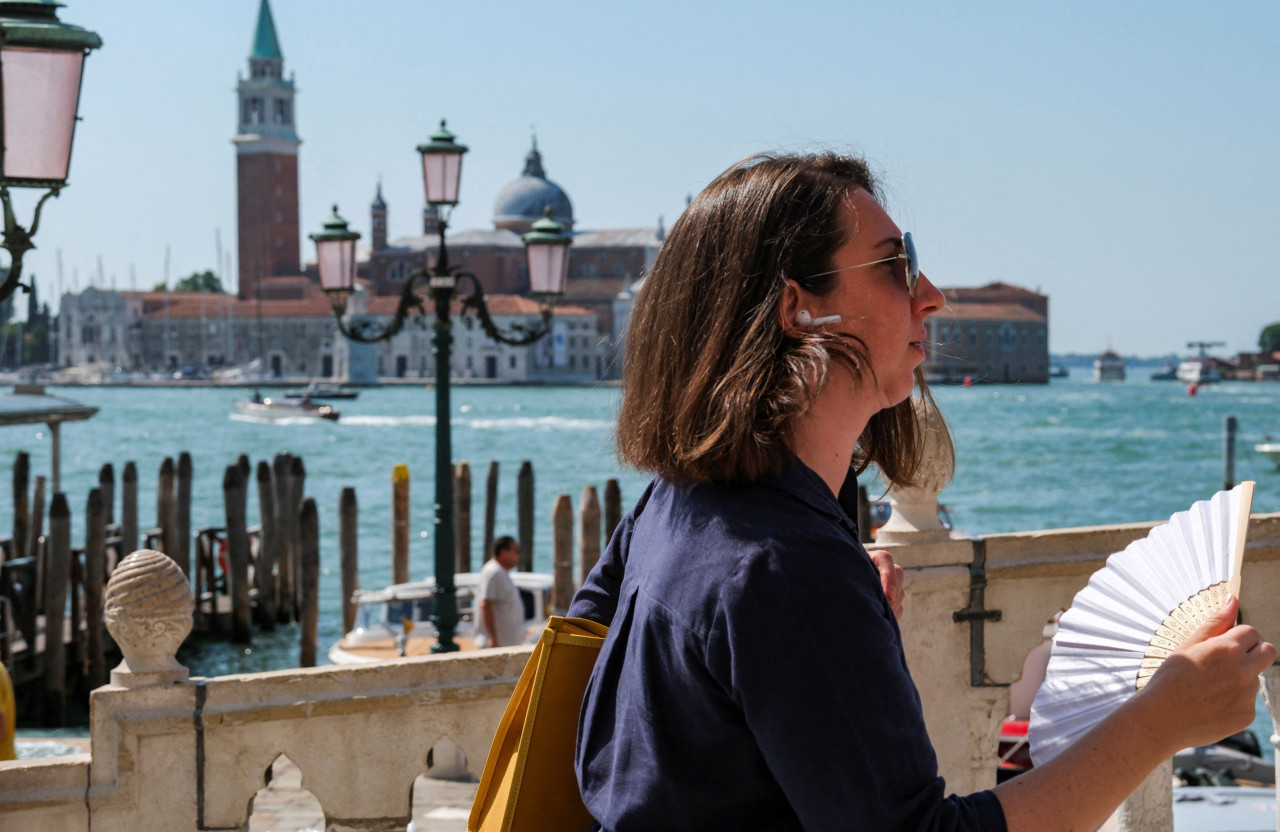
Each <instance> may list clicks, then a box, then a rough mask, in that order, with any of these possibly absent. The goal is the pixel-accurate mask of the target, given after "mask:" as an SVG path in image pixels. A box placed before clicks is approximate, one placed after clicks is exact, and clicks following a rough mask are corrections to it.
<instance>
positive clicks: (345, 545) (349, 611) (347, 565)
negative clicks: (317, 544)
mask: <svg viewBox="0 0 1280 832" xmlns="http://www.w3.org/2000/svg"><path fill="white" fill-rule="evenodd" d="M358 514H359V509H358V506H357V505H356V490H355V489H354V488H344V489H342V496H341V497H339V498H338V552H339V557H340V558H341V562H342V632H343V633H349V632H351V628H353V627H354V626H355V625H356V605H355V602H354V601H353V600H351V597H352V596H353V595H355V592H356V590H357V589H359V588H360V564H359V550H358V544H357V535H358V531H359V526H358V524H357V519H358Z"/></svg>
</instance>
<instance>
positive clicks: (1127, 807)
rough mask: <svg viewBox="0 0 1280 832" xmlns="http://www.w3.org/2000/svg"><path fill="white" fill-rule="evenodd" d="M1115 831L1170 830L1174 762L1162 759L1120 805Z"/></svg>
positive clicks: (1116, 816)
mask: <svg viewBox="0 0 1280 832" xmlns="http://www.w3.org/2000/svg"><path fill="white" fill-rule="evenodd" d="M1114 817H1115V821H1116V832H1169V830H1170V829H1173V761H1172V760H1165V761H1164V762H1163V763H1161V764H1160V765H1158V766H1156V770H1155V771H1153V772H1151V773H1150V774H1149V775H1147V779H1146V780H1143V781H1142V785H1140V786H1138V788H1136V789H1134V791H1133V794H1131V795H1129V797H1128V798H1127V799H1126V800H1125V802H1124V803H1121V804H1120V808H1119V809H1117V810H1116V813H1115V815H1114Z"/></svg>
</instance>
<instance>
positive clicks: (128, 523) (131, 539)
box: [120, 462, 138, 557]
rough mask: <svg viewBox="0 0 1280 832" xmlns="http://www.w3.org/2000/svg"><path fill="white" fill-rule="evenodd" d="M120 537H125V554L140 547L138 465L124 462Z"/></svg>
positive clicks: (131, 552) (121, 478)
mask: <svg viewBox="0 0 1280 832" xmlns="http://www.w3.org/2000/svg"><path fill="white" fill-rule="evenodd" d="M120 537H122V538H123V539H124V556H125V557H129V555H131V554H133V552H134V550H135V549H137V548H138V466H136V465H134V464H133V463H132V462H126V463H125V464H124V471H123V472H122V473H121V474H120Z"/></svg>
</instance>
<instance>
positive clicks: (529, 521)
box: [516, 459, 572, 572]
mask: <svg viewBox="0 0 1280 832" xmlns="http://www.w3.org/2000/svg"><path fill="white" fill-rule="evenodd" d="M570 523H572V521H570ZM516 529H517V531H516V535H517V536H518V537H519V538H520V571H521V572H532V571H533V463H532V462H530V461H529V460H527V459H526V460H525V461H524V462H522V463H520V473H519V474H517V475H516Z"/></svg>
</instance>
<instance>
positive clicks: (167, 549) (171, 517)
mask: <svg viewBox="0 0 1280 832" xmlns="http://www.w3.org/2000/svg"><path fill="white" fill-rule="evenodd" d="M176 517H177V515H176V513H175V510H174V505H173V457H171V456H167V457H165V458H164V462H162V463H160V476H159V478H158V480H157V482H156V527H157V528H159V529H160V550H161V551H162V552H164V553H165V554H166V555H168V556H169V557H170V558H172V557H173V554H174V547H175V545H176V540H175V534H174V526H175V525H176V524H177V519H176Z"/></svg>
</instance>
